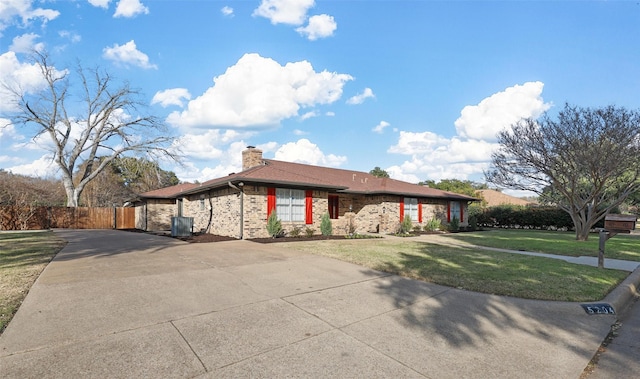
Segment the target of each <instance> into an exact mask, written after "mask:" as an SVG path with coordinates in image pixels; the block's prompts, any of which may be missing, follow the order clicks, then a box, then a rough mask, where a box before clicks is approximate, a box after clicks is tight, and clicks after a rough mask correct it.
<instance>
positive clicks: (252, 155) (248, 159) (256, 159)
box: [242, 146, 262, 171]
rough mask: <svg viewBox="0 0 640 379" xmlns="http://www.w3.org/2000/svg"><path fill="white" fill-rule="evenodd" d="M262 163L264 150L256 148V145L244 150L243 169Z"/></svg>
mask: <svg viewBox="0 0 640 379" xmlns="http://www.w3.org/2000/svg"><path fill="white" fill-rule="evenodd" d="M261 164H262V150H260V149H256V148H255V146H247V148H246V150H244V151H242V171H244V170H248V169H250V168H251V167H255V166H260V165H261Z"/></svg>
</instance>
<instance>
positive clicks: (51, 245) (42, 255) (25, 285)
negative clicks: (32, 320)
mask: <svg viewBox="0 0 640 379" xmlns="http://www.w3.org/2000/svg"><path fill="white" fill-rule="evenodd" d="M65 243H66V242H65V241H63V240H61V239H60V238H58V237H56V236H55V235H54V234H53V232H24V233H0V334H1V333H2V332H3V331H4V329H5V328H6V326H7V324H9V321H11V318H12V317H13V315H14V314H15V313H16V311H17V310H18V307H20V304H22V300H24V298H25V296H27V293H29V288H31V285H33V283H34V282H35V280H36V279H37V278H38V276H39V275H40V273H41V272H42V270H44V268H45V267H46V266H47V264H48V263H49V262H50V261H51V259H53V257H54V256H55V255H56V253H57V252H58V251H60V249H62V247H63V246H64V245H65Z"/></svg>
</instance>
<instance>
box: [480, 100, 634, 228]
mask: <svg viewBox="0 0 640 379" xmlns="http://www.w3.org/2000/svg"><path fill="white" fill-rule="evenodd" d="M498 142H499V144H500V148H499V150H498V151H496V152H495V153H494V154H493V155H492V168H491V169H490V171H489V172H487V173H486V177H487V180H488V181H489V182H492V183H495V184H498V185H500V186H504V187H507V188H513V189H521V190H529V191H533V192H536V193H538V194H539V195H541V196H542V195H544V199H546V200H547V202H548V203H554V204H556V205H557V206H559V207H560V208H561V209H563V210H564V211H566V212H567V213H569V215H570V216H571V219H572V221H573V223H574V225H575V230H576V239H577V240H587V238H588V236H589V231H590V230H591V228H592V227H593V226H594V225H595V224H596V222H598V221H599V220H601V219H602V218H603V217H604V216H605V215H606V214H607V213H608V212H609V211H611V210H612V209H615V208H616V207H617V206H618V205H620V204H621V203H622V202H624V201H625V199H627V197H629V196H630V195H632V194H633V193H635V192H637V191H638V189H640V112H638V111H630V110H627V109H625V108H618V107H614V106H607V107H602V108H596V109H592V108H580V107H576V106H571V105H569V104H566V105H565V107H564V108H563V109H562V110H561V111H560V112H559V113H558V115H557V118H555V119H554V118H552V117H551V116H550V115H549V114H548V113H545V114H544V115H542V117H541V118H540V119H539V120H534V119H526V120H522V121H520V122H518V123H516V124H515V125H513V126H512V129H511V130H504V131H502V132H500V133H499V134H498Z"/></svg>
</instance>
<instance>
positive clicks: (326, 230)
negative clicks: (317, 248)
mask: <svg viewBox="0 0 640 379" xmlns="http://www.w3.org/2000/svg"><path fill="white" fill-rule="evenodd" d="M320 233H322V235H323V236H330V235H331V234H333V227H332V226H331V219H330V218H329V214H328V213H325V214H323V215H322V221H321V222H320Z"/></svg>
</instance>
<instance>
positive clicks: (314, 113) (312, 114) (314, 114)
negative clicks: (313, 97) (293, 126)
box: [300, 111, 318, 121]
mask: <svg viewBox="0 0 640 379" xmlns="http://www.w3.org/2000/svg"><path fill="white" fill-rule="evenodd" d="M313 117H318V112H317V111H311V112H307V113H305V114H303V115H302V116H300V121H304V120H308V119H310V118H313Z"/></svg>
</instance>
